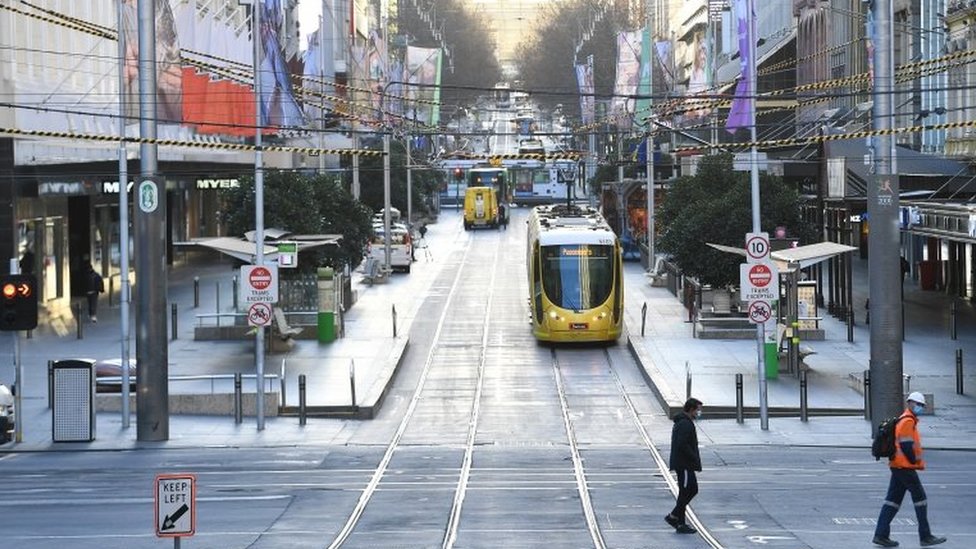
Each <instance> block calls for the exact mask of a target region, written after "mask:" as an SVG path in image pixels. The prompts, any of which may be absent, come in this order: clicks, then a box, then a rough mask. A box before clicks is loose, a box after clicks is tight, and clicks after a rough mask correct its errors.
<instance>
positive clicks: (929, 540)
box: [922, 536, 946, 547]
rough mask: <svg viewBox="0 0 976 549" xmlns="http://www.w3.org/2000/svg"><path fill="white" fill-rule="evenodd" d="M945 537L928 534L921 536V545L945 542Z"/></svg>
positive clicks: (926, 545) (929, 545)
mask: <svg viewBox="0 0 976 549" xmlns="http://www.w3.org/2000/svg"><path fill="white" fill-rule="evenodd" d="M945 542H946V539H945V538H944V537H942V536H928V537H925V538H922V547H931V546H933V545H938V544H940V543H945Z"/></svg>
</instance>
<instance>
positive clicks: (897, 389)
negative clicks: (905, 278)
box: [867, 0, 904, 431]
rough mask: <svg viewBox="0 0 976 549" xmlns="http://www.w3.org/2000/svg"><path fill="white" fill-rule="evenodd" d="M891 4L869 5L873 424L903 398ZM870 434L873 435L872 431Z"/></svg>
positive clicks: (882, 0) (885, 0)
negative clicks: (873, 132) (871, 26)
mask: <svg viewBox="0 0 976 549" xmlns="http://www.w3.org/2000/svg"><path fill="white" fill-rule="evenodd" d="M893 4H894V2H892V0H874V2H873V4H872V14H873V18H874V29H875V32H876V36H875V47H874V79H873V90H874V91H873V96H872V99H873V104H874V127H873V129H874V130H876V132H877V133H878V134H879V135H878V136H876V137H873V138H872V143H873V145H874V147H872V149H871V152H873V154H874V157H873V158H872V160H873V162H872V164H871V165H872V167H873V168H874V177H873V178H870V179H869V180H868V185H867V188H868V189H867V209H868V217H869V219H870V223H871V231H870V232H869V233H868V247H869V249H870V251H871V253H870V254H869V255H868V272H869V273H870V275H871V276H870V280H869V282H870V284H869V285H868V286H869V289H870V296H869V297H870V299H871V328H870V329H871V341H870V347H869V348H870V351H871V354H870V362H869V364H870V368H871V374H872V375H871V378H872V385H871V391H872V393H873V394H872V395H871V396H872V398H871V401H872V406H875V407H877V413H875V414H873V416H872V418H873V419H875V420H879V419H880V418H885V417H890V416H894V415H898V413H900V412H901V411H902V409H903V408H904V395H903V394H902V386H901V382H902V371H903V362H902V359H903V356H902V353H903V349H902V343H901V328H902V327H901V313H900V311H899V294H900V292H899V290H898V288H899V286H900V284H901V260H900V254H899V250H900V245H901V243H900V231H899V229H898V216H899V200H898V194H899V191H900V185H899V181H898V175H897V174H898V168H897V165H896V162H897V159H896V157H895V154H894V150H895V138H894V135H893V134H892V133H891V132H890V130H891V129H892V128H894V127H895V124H894V109H893V99H892V94H893V93H894V91H895V74H894V55H893V49H894V48H893V46H892V43H893V19H894V13H893V11H894V10H893ZM873 430H874V429H872V431H873Z"/></svg>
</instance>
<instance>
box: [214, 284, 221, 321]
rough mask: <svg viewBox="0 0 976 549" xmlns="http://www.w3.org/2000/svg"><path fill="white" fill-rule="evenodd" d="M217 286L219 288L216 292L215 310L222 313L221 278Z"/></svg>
mask: <svg viewBox="0 0 976 549" xmlns="http://www.w3.org/2000/svg"><path fill="white" fill-rule="evenodd" d="M216 286H217V289H216V291H215V292H214V300H215V304H214V312H215V313H217V314H220V281H219V280H218V281H217V285H216Z"/></svg>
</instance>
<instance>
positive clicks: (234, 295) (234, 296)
mask: <svg viewBox="0 0 976 549" xmlns="http://www.w3.org/2000/svg"><path fill="white" fill-rule="evenodd" d="M319 156H325V155H322V154H320V155H319ZM237 284H238V281H237V275H234V278H233V279H232V280H231V288H232V291H233V293H232V294H231V299H232V300H233V302H234V312H237V292H238V290H239V288H238V286H237Z"/></svg>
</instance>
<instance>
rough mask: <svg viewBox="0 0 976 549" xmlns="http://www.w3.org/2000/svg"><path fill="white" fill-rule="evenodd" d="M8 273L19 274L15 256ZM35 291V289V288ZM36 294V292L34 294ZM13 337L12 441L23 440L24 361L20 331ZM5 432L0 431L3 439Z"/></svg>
mask: <svg viewBox="0 0 976 549" xmlns="http://www.w3.org/2000/svg"><path fill="white" fill-rule="evenodd" d="M9 272H10V274H12V275H16V274H20V263H19V262H18V261H17V258H16V257H11V258H10V271H9ZM35 291H36V289H35ZM35 295H36V294H35ZM10 335H11V336H12V337H13V338H14V442H17V443H21V442H24V412H23V410H24V407H23V401H24V396H23V395H24V363H23V362H22V361H21V359H20V332H19V331H17V330H14V331H12V332H10ZM6 435H7V433H0V440H4V437H6Z"/></svg>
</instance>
